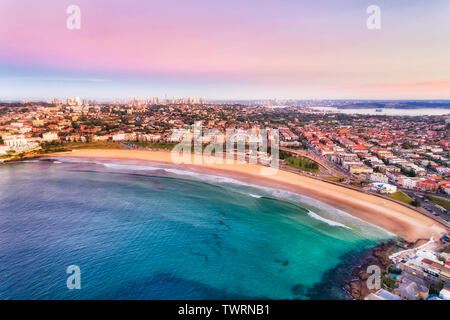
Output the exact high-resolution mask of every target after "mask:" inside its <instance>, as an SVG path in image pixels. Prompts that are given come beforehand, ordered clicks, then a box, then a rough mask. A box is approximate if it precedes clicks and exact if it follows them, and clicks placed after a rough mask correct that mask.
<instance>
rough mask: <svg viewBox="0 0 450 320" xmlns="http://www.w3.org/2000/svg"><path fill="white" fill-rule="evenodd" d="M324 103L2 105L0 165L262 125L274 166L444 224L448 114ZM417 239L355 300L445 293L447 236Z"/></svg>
mask: <svg viewBox="0 0 450 320" xmlns="http://www.w3.org/2000/svg"><path fill="white" fill-rule="evenodd" d="M329 105H330V102H329V101H327V102H324V103H323V104H322V105H321V104H320V103H318V102H314V103H312V102H306V101H305V102H297V103H293V102H292V103H291V102H289V101H288V102H283V103H280V102H279V101H269V102H268V101H265V102H255V103H245V104H244V103H238V102H232V103H230V102H228V103H226V102H216V103H212V102H207V101H205V100H203V99H201V98H198V97H188V98H173V99H160V98H150V99H136V98H132V99H130V100H129V101H125V102H124V101H122V102H117V101H111V102H108V103H104V102H102V103H99V102H96V101H88V100H82V99H80V98H67V99H64V100H61V101H60V100H59V99H57V98H55V99H53V100H51V101H46V102H32V101H21V102H4V103H0V137H1V139H0V163H1V162H7V161H12V160H21V159H24V158H27V157H34V156H42V155H45V154H46V153H55V152H63V151H70V150H73V149H77V148H96V147H98V148H121V149H122V148H125V149H144V150H148V149H150V150H170V149H172V148H173V147H174V145H175V144H177V143H179V142H180V141H181V140H182V139H183V137H184V136H183V135H182V134H177V132H181V131H180V130H183V129H189V128H192V126H193V124H194V123H195V122H198V121H201V123H202V127H203V130H204V131H205V132H206V131H207V130H211V129H214V130H216V131H217V132H220V133H221V134H222V135H223V136H226V134H227V131H228V130H250V129H254V130H260V129H264V128H271V129H277V130H278V132H279V150H280V154H279V156H280V160H281V162H280V163H281V164H280V165H281V168H282V169H283V170H286V171H290V172H294V173H297V174H300V175H306V176H308V177H311V178H314V179H319V180H322V181H326V182H329V183H332V184H337V185H342V186H345V187H346V188H352V189H356V190H359V191H362V192H366V193H369V194H375V195H377V196H378V197H380V198H382V199H387V200H392V201H395V202H398V203H401V204H402V205H405V206H408V207H410V208H413V209H414V210H416V211H418V212H420V213H422V214H423V215H426V216H427V217H430V218H432V219H433V220H435V221H437V222H439V223H440V224H441V225H443V226H445V227H446V228H447V230H449V229H448V228H449V222H450V214H449V211H450V158H449V156H450V113H449V114H447V115H440V116H420V117H410V116H387V115H383V114H382V112H379V113H378V114H367V115H362V114H344V113H337V112H334V111H327V110H323V109H320V108H316V107H317V106H323V107H328V106H329ZM204 142H205V143H209V140H208V139H205V141H204ZM266 156H267V157H270V154H269V153H267V154H266ZM422 242H424V243H421V242H420V241H419V243H416V244H412V245H411V244H409V245H410V246H409V247H405V248H402V250H398V251H395V252H391V254H390V256H389V259H388V262H387V263H385V264H384V265H383V269H384V271H385V273H384V275H383V283H382V284H383V287H382V288H380V289H379V290H377V291H373V290H372V291H370V292H369V291H364V292H362V291H361V292H359V298H360V299H368V300H398V299H407V300H414V299H433V300H438V299H446V300H448V299H450V251H449V250H450V249H449V248H450V247H449V244H450V235H449V234H447V235H444V236H441V237H439V238H436V239H423V240H422ZM361 274H364V272H363V271H361V272H360V275H359V276H361ZM362 278H364V276H362ZM363 293H364V294H363Z"/></svg>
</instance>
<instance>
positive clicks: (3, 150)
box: [0, 144, 9, 155]
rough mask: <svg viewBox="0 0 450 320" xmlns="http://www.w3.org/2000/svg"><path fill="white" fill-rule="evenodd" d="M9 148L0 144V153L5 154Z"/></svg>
mask: <svg viewBox="0 0 450 320" xmlns="http://www.w3.org/2000/svg"><path fill="white" fill-rule="evenodd" d="M8 150H9V147H8V146H7V145H6V144H0V155H2V154H6V153H7V152H8Z"/></svg>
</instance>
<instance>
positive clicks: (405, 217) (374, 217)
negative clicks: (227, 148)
mask: <svg viewBox="0 0 450 320" xmlns="http://www.w3.org/2000/svg"><path fill="white" fill-rule="evenodd" d="M46 156H50V157H74V158H99V159H111V160H114V159H117V160H138V161H150V162H159V163H165V164H176V163H174V161H172V154H171V153H170V152H161V151H142V150H118V149H79V150H74V151H71V152H64V153H56V154H48V155H46ZM179 165H181V166H186V167H191V168H199V169H202V170H206V171H213V172H215V173H218V172H219V173H222V174H226V175H229V176H232V177H237V178H245V179H248V180H251V181H253V182H255V183H257V184H260V185H263V186H264V185H265V186H271V187H274V186H275V187H277V188H280V189H283V190H287V191H291V192H292V191H293V192H297V193H300V194H304V195H306V196H309V197H311V198H314V199H317V200H319V201H321V202H324V203H326V204H329V205H332V206H334V207H335V208H337V209H340V210H343V211H345V212H348V213H349V214H351V215H353V216H355V217H357V218H360V219H362V220H364V221H367V222H369V223H371V224H373V225H376V226H378V227H380V228H382V229H385V230H387V231H389V232H391V233H393V234H396V235H398V236H400V237H401V238H403V239H405V240H406V241H409V242H414V241H415V240H417V239H420V238H430V237H431V236H432V235H435V236H439V235H442V234H444V233H446V232H447V231H446V229H445V228H444V227H443V226H441V225H439V224H438V223H437V222H436V221H434V220H432V219H430V218H428V217H426V216H424V215H422V214H420V213H418V212H416V211H414V210H412V209H409V208H407V207H405V206H403V205H400V204H398V203H396V202H393V201H389V200H386V199H383V198H380V197H376V196H374V195H369V194H366V193H362V192H359V191H356V190H352V189H348V188H345V187H342V186H338V185H335V184H330V183H327V182H324V181H320V180H316V179H313V178H309V177H306V176H302V175H298V174H295V173H292V172H288V171H283V170H278V171H276V172H275V173H274V174H271V175H267V174H265V175H264V174H261V170H267V169H269V168H267V167H264V166H261V165H256V164H249V163H233V164H228V163H223V164H215V163H214V164H210V163H205V159H204V158H203V157H201V156H193V157H192V158H191V164H179Z"/></svg>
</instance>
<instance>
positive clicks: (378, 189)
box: [370, 183, 397, 194]
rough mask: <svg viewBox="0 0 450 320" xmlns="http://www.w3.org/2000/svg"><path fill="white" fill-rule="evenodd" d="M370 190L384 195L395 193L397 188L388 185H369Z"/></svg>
mask: <svg viewBox="0 0 450 320" xmlns="http://www.w3.org/2000/svg"><path fill="white" fill-rule="evenodd" d="M370 189H371V190H372V191H375V192H379V193H386V194H390V193H395V192H397V187H396V186H394V185H392V184H388V183H372V184H370Z"/></svg>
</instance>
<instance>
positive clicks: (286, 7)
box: [0, 0, 450, 99]
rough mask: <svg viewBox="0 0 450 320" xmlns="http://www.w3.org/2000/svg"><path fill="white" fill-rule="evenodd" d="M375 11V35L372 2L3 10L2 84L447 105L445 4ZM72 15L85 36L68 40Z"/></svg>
mask: <svg viewBox="0 0 450 320" xmlns="http://www.w3.org/2000/svg"><path fill="white" fill-rule="evenodd" d="M378 2H379V6H380V7H381V9H382V11H381V12H382V28H381V30H377V31H374V30H368V29H367V27H366V19H367V16H368V15H367V14H366V12H365V10H366V8H367V6H368V5H370V4H372V3H371V1H345V2H342V1H340V2H339V3H338V2H337V1H322V2H321V3H320V4H318V3H315V1H287V0H279V1H269V0H260V1H248V0H242V1H226V2H225V1H220V2H219V1H217V2H216V1H204V0H189V1H187V0H186V1H174V0H166V1H138V0H133V1H105V0H98V1H87V0H76V1H75V0H72V1H56V0H54V1H48V0H41V1H30V0H23V1H9V0H6V1H5V0H3V1H2V2H1V3H0V72H1V73H0V84H1V85H2V86H3V87H4V86H6V88H9V89H10V90H9V91H10V92H11V93H9V95H12V94H13V93H14V94H18V93H19V91H23V89H27V90H28V91H29V92H31V93H32V94H31V95H35V96H37V95H42V94H43V92H47V91H48V94H50V92H51V90H52V89H53V90H56V92H57V93H55V95H57V94H60V95H64V94H69V93H72V92H73V90H74V88H76V89H77V90H79V91H81V92H80V93H79V94H78V95H79V96H84V95H88V96H92V95H95V87H96V86H97V89H98V90H99V91H101V92H102V95H107V92H108V86H109V90H110V91H111V95H114V94H115V93H117V92H121V91H120V90H121V89H122V90H123V92H124V93H123V94H131V95H137V96H139V95H146V96H148V95H161V94H163V93H167V94H169V95H181V94H185V93H187V94H189V92H192V93H191V94H192V95H200V96H203V97H207V98H272V97H279V98H366V99H371V98H373V99H397V98H398V99H408V98H409V99H431V98H437V99H444V98H450V59H449V58H448V57H450V45H449V44H450V42H449V40H450V22H449V19H448V17H449V16H450V4H449V2H448V1H446V0H443V1H440V0H430V1H426V2H424V1H420V0H415V1H403V0H399V1H398V2H397V3H396V4H395V5H393V4H390V1H378ZM342 3H345V5H343V4H342ZM71 4H76V5H78V6H79V7H80V9H81V15H82V16H81V29H80V30H68V29H67V28H66V19H67V17H68V15H67V14H66V12H65V11H66V8H67V7H68V6H69V5H71ZM51 79H64V80H65V81H64V83H65V85H62V84H61V81H59V82H58V81H51ZM71 80H73V81H76V82H77V84H76V85H74V84H73V83H72V82H73V81H71ZM83 80H84V81H83ZM93 80H98V81H93ZM54 82H58V83H56V84H55V83H54ZM83 82H85V84H84V86H83V84H82V83H83ZM8 86H9V87H8ZM100 86H101V87H100ZM133 86H134V87H135V91H136V92H135V93H133V92H132V88H133ZM65 87H66V88H65ZM144 88H145V89H144ZM144 90H145V92H144ZM0 94H1V95H4V96H5V97H9V95H8V94H5V93H4V92H0ZM5 97H2V96H0V98H5Z"/></svg>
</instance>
